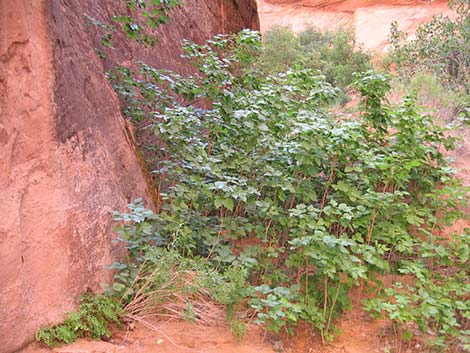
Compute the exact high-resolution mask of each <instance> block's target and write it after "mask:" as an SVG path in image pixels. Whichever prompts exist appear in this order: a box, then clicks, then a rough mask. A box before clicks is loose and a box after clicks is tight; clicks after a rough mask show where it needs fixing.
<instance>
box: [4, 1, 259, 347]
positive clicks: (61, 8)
mask: <svg viewBox="0 0 470 353" xmlns="http://www.w3.org/2000/svg"><path fill="white" fill-rule="evenodd" d="M185 3H186V5H185V6H184V7H182V8H180V9H177V10H175V12H174V13H173V14H172V17H171V18H172V21H171V24H169V25H167V26H165V28H162V29H160V30H159V36H160V43H159V45H158V46H157V48H155V49H153V50H150V49H138V48H136V47H133V46H129V45H128V44H120V47H118V48H117V50H116V51H115V53H113V54H112V55H109V56H108V57H107V58H106V60H105V62H104V66H105V67H111V66H113V65H114V64H122V63H125V62H127V61H132V60H138V59H145V60H147V61H149V62H150V63H152V64H154V65H157V66H162V67H167V68H173V69H177V70H182V71H185V70H186V71H187V70H189V67H188V66H187V65H186V64H184V63H183V62H182V61H181V59H180V58H179V54H180V49H179V45H178V43H179V41H180V40H181V39H183V38H189V39H193V40H197V41H202V40H204V39H205V38H207V37H209V36H211V35H213V34H215V33H219V32H223V31H237V30H239V29H241V28H244V27H252V28H258V26H259V25H258V22H257V14H256V4H255V2H254V0H253V1H251V0H223V1H220V0H211V1H203V0H186V1H185ZM121 10H124V4H123V1H119V2H118V1H117V0H101V1H94V0H54V1H45V0H0V195H1V202H0V214H1V215H2V221H1V222H0V283H1V286H0V352H1V353H5V352H13V351H15V350H17V349H19V348H20V347H22V346H23V345H24V344H25V343H27V342H29V341H30V340H32V338H33V334H34V332H35V331H36V330H37V329H38V328H39V327H40V326H41V325H48V324H53V323H57V322H59V321H61V320H62V319H63V318H64V313H65V312H66V311H67V310H70V309H72V308H73V307H74V299H75V298H76V296H78V295H79V294H80V293H82V292H83V291H85V290H87V289H88V288H91V289H92V290H99V289H100V284H101V283H103V282H105V281H106V280H108V279H109V275H110V274H109V272H108V271H106V270H104V269H103V266H104V265H106V264H109V263H111V262H112V260H113V258H116V257H119V254H121V253H122V249H120V248H117V247H116V246H115V245H114V244H113V243H112V242H111V239H112V238H113V234H112V232H111V228H112V226H113V224H112V222H111V218H110V215H109V212H110V211H112V210H116V209H117V210H124V209H125V206H126V204H127V202H128V201H129V200H132V199H134V198H136V197H139V196H143V197H145V198H146V199H147V201H148V203H149V199H150V198H149V190H148V187H147V185H146V182H145V177H144V175H143V173H142V171H141V168H140V166H139V163H138V161H137V158H136V156H135V151H134V146H133V142H132V141H131V140H130V139H129V134H128V133H127V132H126V124H125V121H124V119H123V118H122V116H121V114H120V111H119V104H118V100H117V98H116V96H115V94H114V92H113V91H112V89H111V88H110V85H109V84H108V82H107V80H106V77H105V75H104V70H103V63H102V62H101V61H100V59H99V58H98V56H97V54H96V52H95V49H94V47H95V44H96V43H97V42H98V41H99V34H98V33H95V30H94V29H90V28H88V29H87V28H86V27H85V25H84V22H85V18H84V15H85V14H89V15H91V16H94V17H96V18H101V19H107V18H109V17H110V16H111V15H113V14H116V12H117V11H121ZM121 49H122V50H126V52H125V53H120V50H121Z"/></svg>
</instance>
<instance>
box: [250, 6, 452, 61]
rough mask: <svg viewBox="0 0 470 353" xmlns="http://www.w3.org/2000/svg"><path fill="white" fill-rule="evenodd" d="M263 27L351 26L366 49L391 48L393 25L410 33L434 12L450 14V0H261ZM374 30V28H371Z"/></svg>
mask: <svg viewBox="0 0 470 353" xmlns="http://www.w3.org/2000/svg"><path fill="white" fill-rule="evenodd" d="M257 2H258V9H259V16H260V21H261V30H262V31H263V32H264V31H266V30H269V29H270V28H271V27H272V26H273V25H276V24H282V25H286V26H289V27H291V28H292V30H293V31H294V32H301V31H304V30H305V29H306V28H308V27H310V26H313V27H317V28H319V29H321V30H332V29H335V28H339V27H343V28H344V27H347V28H351V29H352V30H354V32H355V34H356V38H357V42H358V43H360V44H361V45H363V46H364V48H365V49H372V50H378V51H379V52H380V51H387V46H388V44H389V42H388V37H389V35H390V25H391V23H392V21H397V23H398V27H399V29H400V30H402V31H405V32H408V33H410V34H412V33H414V32H415V31H416V28H417V27H418V25H419V24H420V23H422V22H425V21H428V20H430V19H431V18H432V17H433V16H434V15H436V14H439V13H443V14H450V13H451V11H449V9H448V7H447V0H434V1H426V0H335V1H331V0H329V1H328V0H257ZM371 29H373V30H371Z"/></svg>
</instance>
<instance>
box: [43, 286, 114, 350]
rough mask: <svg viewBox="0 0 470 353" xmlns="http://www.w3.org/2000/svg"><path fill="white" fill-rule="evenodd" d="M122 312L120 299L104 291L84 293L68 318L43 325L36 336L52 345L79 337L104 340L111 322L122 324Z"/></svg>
mask: <svg viewBox="0 0 470 353" xmlns="http://www.w3.org/2000/svg"><path fill="white" fill-rule="evenodd" d="M122 318H123V312H122V309H121V306H120V304H119V302H118V301H117V300H116V299H114V298H111V297H108V296H105V295H101V294H91V293H85V294H84V295H83V296H82V297H81V298H80V302H79V307H78V310H77V311H76V312H72V313H69V314H68V316H67V318H66V319H65V321H64V322H63V323H62V324H60V325H56V326H51V327H44V328H41V329H40V330H39V331H38V332H37V333H36V339H37V340H38V341H40V342H43V343H45V344H46V345H47V346H49V347H54V346H56V345H58V344H61V343H72V342H74V341H75V340H77V339H78V338H83V337H87V338H93V339H101V338H103V337H110V335H111V331H110V325H111V324H116V325H117V326H120V325H121V323H122Z"/></svg>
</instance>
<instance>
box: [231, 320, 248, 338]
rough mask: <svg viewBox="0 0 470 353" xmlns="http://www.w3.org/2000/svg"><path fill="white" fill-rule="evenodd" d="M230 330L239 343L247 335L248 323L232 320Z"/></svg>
mask: <svg viewBox="0 0 470 353" xmlns="http://www.w3.org/2000/svg"><path fill="white" fill-rule="evenodd" d="M230 329H231V331H232V335H233V337H235V339H236V340H237V341H241V340H242V339H243V338H244V337H245V335H246V323H244V322H243V321H242V320H240V319H234V320H231V321H230Z"/></svg>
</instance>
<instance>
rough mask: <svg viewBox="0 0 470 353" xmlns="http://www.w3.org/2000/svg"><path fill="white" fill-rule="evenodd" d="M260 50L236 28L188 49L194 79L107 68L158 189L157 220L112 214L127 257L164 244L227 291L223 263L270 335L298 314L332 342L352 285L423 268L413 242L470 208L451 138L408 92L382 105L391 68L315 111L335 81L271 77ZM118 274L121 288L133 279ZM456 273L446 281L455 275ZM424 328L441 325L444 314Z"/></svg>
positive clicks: (305, 73) (427, 238) (293, 73)
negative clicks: (354, 97)
mask: <svg viewBox="0 0 470 353" xmlns="http://www.w3.org/2000/svg"><path fill="white" fill-rule="evenodd" d="M260 45H261V41H260V37H259V35H258V34H257V33H255V32H251V31H242V32H240V33H239V34H237V35H231V36H226V35H223V36H217V37H215V38H214V39H213V40H210V41H208V42H207V44H204V45H197V44H194V43H190V42H185V44H184V49H185V53H186V57H187V58H188V59H189V60H190V61H191V62H192V63H193V64H194V66H195V70H196V73H195V74H193V75H188V76H181V75H179V74H176V73H173V72H168V71H164V70H157V69H155V68H152V67H150V66H149V65H146V64H144V63H142V64H141V65H140V70H139V71H138V72H133V71H130V70H128V69H122V68H121V69H117V70H115V71H114V72H113V73H112V75H111V77H112V78H113V80H114V83H115V85H116V89H117V91H118V92H119V93H121V94H123V95H124V98H125V99H126V102H127V103H128V106H127V107H126V112H127V113H128V114H130V116H129V117H130V118H131V119H132V118H135V116H134V115H133V113H134V112H138V114H139V117H144V119H145V121H147V122H148V123H147V127H146V129H147V130H149V131H152V132H153V133H154V134H155V141H156V142H155V143H154V144H153V146H150V148H151V151H153V159H152V161H151V162H152V170H151V173H152V175H153V176H154V178H155V182H156V185H157V188H158V190H159V191H160V199H159V202H158V205H157V212H156V213H153V212H148V211H145V209H143V206H142V205H141V204H139V205H134V206H131V207H132V208H135V207H137V208H136V209H135V210H138V212H137V213H136V212H131V213H130V214H128V215H125V216H119V217H121V218H122V219H123V220H129V221H131V223H130V224H128V225H124V228H122V231H123V232H124V235H125V237H124V238H123V239H124V240H125V241H127V242H128V244H129V246H130V252H131V254H133V258H134V260H132V259H130V260H131V261H134V262H132V263H135V264H139V263H147V260H146V257H145V256H147V254H152V251H154V250H153V249H155V248H162V249H167V250H172V251H173V252H174V251H176V253H177V254H179V255H178V256H179V257H178V259H182V258H190V259H204V263H205V266H209V268H212V269H214V270H216V271H218V272H219V273H220V274H221V275H222V278H225V280H224V282H225V283H228V284H230V283H231V280H227V277H225V276H226V271H232V270H233V269H239V270H240V269H243V271H244V276H243V278H244V280H245V279H246V280H247V281H248V283H250V286H249V287H248V288H247V289H246V290H245V289H243V285H242V284H241V283H244V282H241V281H238V280H237V281H235V283H238V284H237V285H236V286H233V288H234V291H233V293H238V297H237V298H238V299H237V300H235V302H239V301H240V298H243V297H247V298H248V299H249V300H248V306H249V307H250V310H253V311H254V313H255V315H257V318H258V321H259V322H263V323H266V324H267V325H268V327H269V328H271V329H272V330H275V331H278V330H280V329H283V328H289V327H292V325H295V323H296V322H297V321H298V320H307V321H309V322H312V323H313V324H314V325H315V326H316V327H317V328H318V329H319V330H320V332H321V333H322V337H325V338H330V337H331V332H332V327H333V322H334V319H335V318H336V317H337V315H338V314H339V313H340V312H341V311H342V310H345V309H347V308H348V307H350V305H351V304H350V301H349V298H348V296H347V293H348V291H349V289H350V288H352V287H353V286H357V285H359V284H360V283H365V284H367V283H370V282H371V281H374V282H376V283H377V285H378V286H379V287H381V286H382V284H381V281H380V276H382V275H386V274H389V273H395V274H402V273H405V272H404V269H406V268H407V267H406V266H408V265H409V264H411V265H412V266H418V265H420V264H422V266H424V268H427V269H428V270H429V271H431V272H432V271H433V268H432V267H429V266H431V262H430V261H429V259H428V258H427V255H426V254H428V253H427V252H426V251H425V250H426V249H427V248H429V246H434V247H435V249H438V244H439V243H438V242H437V241H436V237H435V234H436V232H439V229H440V227H441V226H442V225H443V224H449V223H450V222H452V221H453V220H455V219H456V218H458V217H460V216H461V212H460V211H459V206H460V205H461V204H466V202H468V199H467V198H466V193H465V190H463V189H462V188H461V186H460V182H459V180H457V179H456V178H455V177H454V171H453V170H452V169H451V168H450V165H449V162H448V160H447V159H446V158H445V156H444V154H443V152H444V150H446V149H447V150H450V149H452V148H453V147H454V143H455V139H454V138H453V137H451V136H450V135H449V134H448V133H447V129H446V128H444V127H441V126H437V125H435V124H434V122H433V118H432V117H431V116H429V115H427V114H424V113H423V112H422V111H421V110H420V109H419V108H417V107H416V105H415V101H414V100H413V99H412V98H405V99H404V100H403V102H401V103H400V104H398V105H391V104H389V103H387V101H386V99H385V95H386V93H387V90H388V89H389V86H390V85H389V77H388V76H386V75H383V74H380V73H374V72H367V73H366V74H364V75H359V76H356V77H355V80H356V82H355V86H356V87H357V90H358V91H359V92H360V94H361V95H362V97H363V100H362V103H361V105H360V112H359V113H358V115H357V116H355V117H346V118H345V117H342V118H341V119H340V118H338V117H336V116H334V115H333V114H331V113H329V112H328V111H327V107H328V104H329V102H331V101H332V100H334V99H335V95H336V93H337V89H335V88H334V87H332V86H331V85H330V84H329V83H328V82H327V81H326V79H325V77H324V76H318V75H317V74H316V71H314V70H312V69H308V68H307V69H300V68H298V67H296V68H292V69H289V70H287V71H286V72H282V73H275V74H271V75H267V74H266V73H265V72H264V71H262V70H259V67H257V66H256V65H254V63H255V62H256V60H257V53H258V51H259V48H260ZM145 212H148V213H145ZM143 215H145V217H144V218H145V220H143V218H142V217H143ZM455 239H456V241H459V239H461V238H460V237H459V236H456V237H455ZM462 239H463V238H462ZM451 243H452V242H451ZM465 244H466V243H465ZM465 246H467V245H465ZM143 250H144V251H143ZM142 251H143V252H142ZM435 256H436V261H437V259H443V257H442V256H444V255H443V253H441V252H439V251H437V250H436V252H435ZM156 262H158V263H159V264H162V263H166V261H161V260H158V261H156ZM178 262H182V261H181V260H178ZM151 263H152V262H151ZM455 265H456V266H457V267H456V268H457V269H460V270H461V269H462V268H463V267H464V266H466V265H467V262H466V261H464V263H461V264H460V263H456V264H455ZM132 266H134V265H132ZM445 268H448V267H447V263H446V267H443V268H442V270H444V269H445ZM239 270H237V271H239ZM460 270H459V271H460ZM126 271H127V270H126ZM149 271H153V270H152V269H149ZM126 273H127V274H126V276H128V277H129V278H130V279H121V278H118V282H119V283H123V284H124V287H121V288H115V289H117V290H118V291H119V290H125V287H126V285H125V283H128V282H129V281H130V282H133V281H134V280H135V278H138V277H137V275H136V273H138V272H136V271H134V270H131V271H130V272H126ZM235 273H236V272H235ZM432 273H434V272H432ZM454 274H455V272H452V273H450V275H451V276H452V278H453V281H454V282H452V283H458V282H459V281H464V279H463V278H464V277H462V276H460V277H459V276H454ZM118 275H119V274H118ZM410 275H411V276H416V278H417V279H419V278H420V277H419V275H420V274H419V273H418V272H413V273H410ZM139 278H140V277H139ZM236 278H238V277H237V276H236ZM435 280H436V278H435V277H432V278H431V277H429V279H425V278H424V279H423V283H425V284H426V285H428V286H436V285H438V282H436V281H435ZM126 281H127V282H126ZM464 288H466V287H464ZM384 293H385V294H386V296H385V298H388V299H386V300H390V301H393V300H394V299H393V295H394V294H393V292H386V291H385V292H384ZM387 293H388V295H387ZM407 293H408V292H407ZM407 293H405V294H403V295H408V294H407ZM410 293H411V292H410ZM428 293H429V296H431V297H434V298H435V296H436V295H441V296H443V297H445V298H447V300H449V301H454V300H455V301H456V300H457V299H456V298H457V296H458V297H459V298H461V299H458V300H460V301H462V302H465V299H464V298H465V295H468V291H467V289H463V290H462V291H461V292H459V293H456V292H454V291H452V290H448V291H444V292H439V293H437V292H435V291H429V292H428ZM461 294H462V295H463V296H462V297H460V295H461ZM410 295H411V294H410ZM129 300H130V301H132V298H129ZM232 301H233V299H232ZM465 303H466V302H465ZM379 305H382V304H380V303H379V302H377V303H376V304H375V305H372V308H377V307H378V306H379ZM417 305H418V304H417ZM459 305H460V304H459ZM465 305H466V304H465ZM459 307H462V306H459ZM404 310H406V307H405V308H404ZM410 310H412V308H411V306H410ZM459 310H464V311H463V312H465V313H467V312H466V311H465V310H466V309H459ZM379 311H381V310H380V309H379ZM465 315H467V314H465ZM465 315H463V314H462V315H461V314H459V315H456V316H455V317H456V320H457V325H455V324H454V325H453V327H454V328H456V330H457V331H458V332H457V331H453V333H452V334H451V335H450V336H452V335H454V336H455V337H457V336H458V337H460V338H461V337H463V336H464V335H465V332H464V331H462V330H460V329H458V327H459V326H458V325H461V326H462V327H463V325H464V322H465V320H466V316H465ZM446 317H447V318H449V317H450V316H446ZM406 320H411V321H415V322H418V317H417V316H413V315H411V314H410V316H408V317H406ZM418 323H419V322H418ZM433 324H435V325H436V327H440V328H441V329H443V330H445V329H444V328H443V327H444V326H445V325H448V324H449V322H448V321H447V319H443V320H436V321H434V322H433ZM420 326H421V328H422V329H425V327H424V326H422V325H420ZM459 330H460V331H459ZM449 332H450V331H445V332H444V335H445V334H446V333H449ZM450 336H449V337H450Z"/></svg>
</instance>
